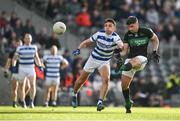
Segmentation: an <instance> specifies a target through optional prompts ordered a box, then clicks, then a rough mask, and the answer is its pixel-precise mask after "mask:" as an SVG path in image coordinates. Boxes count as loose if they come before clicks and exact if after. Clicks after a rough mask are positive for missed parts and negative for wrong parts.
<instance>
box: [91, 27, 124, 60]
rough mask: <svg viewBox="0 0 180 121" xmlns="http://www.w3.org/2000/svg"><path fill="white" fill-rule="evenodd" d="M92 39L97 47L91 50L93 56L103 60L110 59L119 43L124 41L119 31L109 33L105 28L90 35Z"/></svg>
mask: <svg viewBox="0 0 180 121" xmlns="http://www.w3.org/2000/svg"><path fill="white" fill-rule="evenodd" d="M90 40H91V41H93V42H96V47H95V48H94V49H93V51H92V52H91V56H92V57H93V58H94V59H97V60H101V61H108V60H110V59H111V56H112V54H113V51H114V49H115V48H116V47H117V44H119V43H123V42H122V40H121V38H120V37H119V35H118V34H117V33H115V32H113V33H112V34H111V35H107V34H106V33H105V31H104V30H101V31H98V32H96V33H95V34H94V35H92V36H91V37H90Z"/></svg>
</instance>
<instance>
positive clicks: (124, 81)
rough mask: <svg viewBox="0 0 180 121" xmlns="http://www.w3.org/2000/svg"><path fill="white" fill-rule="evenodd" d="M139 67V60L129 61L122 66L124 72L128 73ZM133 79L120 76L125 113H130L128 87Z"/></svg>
mask: <svg viewBox="0 0 180 121" xmlns="http://www.w3.org/2000/svg"><path fill="white" fill-rule="evenodd" d="M140 66H141V62H140V60H139V58H136V57H135V58H133V59H131V60H130V61H129V62H128V63H127V64H125V65H124V71H130V70H131V69H132V68H134V69H138V68H140ZM132 79H133V77H129V76H126V75H123V74H122V77H121V81H122V90H123V96H124V99H125V103H126V104H125V107H126V113H131V106H132V103H133V101H132V100H131V98H130V89H129V86H130V84H131V81H132Z"/></svg>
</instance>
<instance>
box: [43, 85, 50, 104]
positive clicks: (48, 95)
mask: <svg viewBox="0 0 180 121" xmlns="http://www.w3.org/2000/svg"><path fill="white" fill-rule="evenodd" d="M50 92H51V86H46V87H45V94H44V106H46V107H48V105H49V100H50Z"/></svg>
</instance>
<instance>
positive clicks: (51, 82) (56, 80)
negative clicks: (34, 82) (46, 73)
mask: <svg viewBox="0 0 180 121" xmlns="http://www.w3.org/2000/svg"><path fill="white" fill-rule="evenodd" d="M59 84H60V78H50V77H46V81H45V85H46V86H50V85H59Z"/></svg>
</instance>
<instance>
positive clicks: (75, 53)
mask: <svg viewBox="0 0 180 121" xmlns="http://www.w3.org/2000/svg"><path fill="white" fill-rule="evenodd" d="M80 53H81V52H80V49H76V50H73V52H72V54H73V55H74V56H76V55H79V54H80Z"/></svg>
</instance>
